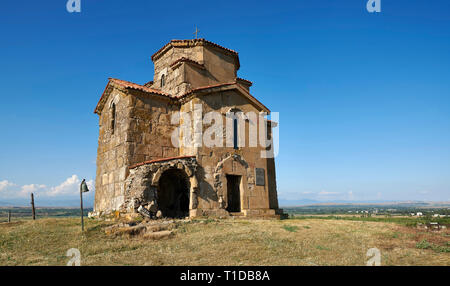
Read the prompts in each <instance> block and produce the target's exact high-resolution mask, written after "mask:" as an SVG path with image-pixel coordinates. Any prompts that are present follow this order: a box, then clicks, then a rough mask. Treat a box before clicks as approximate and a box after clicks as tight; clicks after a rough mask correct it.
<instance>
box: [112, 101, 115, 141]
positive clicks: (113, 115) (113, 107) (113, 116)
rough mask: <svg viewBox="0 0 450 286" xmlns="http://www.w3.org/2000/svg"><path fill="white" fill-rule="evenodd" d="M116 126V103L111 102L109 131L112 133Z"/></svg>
mask: <svg viewBox="0 0 450 286" xmlns="http://www.w3.org/2000/svg"><path fill="white" fill-rule="evenodd" d="M115 128H116V104H115V103H113V104H112V106H111V133H112V134H114V129H115Z"/></svg>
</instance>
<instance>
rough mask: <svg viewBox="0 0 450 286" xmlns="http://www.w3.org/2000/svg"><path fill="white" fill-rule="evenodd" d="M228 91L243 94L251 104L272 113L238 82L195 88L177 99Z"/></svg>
mask: <svg viewBox="0 0 450 286" xmlns="http://www.w3.org/2000/svg"><path fill="white" fill-rule="evenodd" d="M227 90H236V91H238V92H239V93H240V94H242V95H243V96H245V97H246V98H247V99H249V100H250V102H252V103H253V104H254V105H255V106H257V107H259V108H260V109H262V110H264V111H266V112H267V113H270V110H269V109H268V108H267V107H266V106H265V105H264V104H262V103H261V102H260V101H259V100H257V99H256V98H255V97H253V96H252V95H251V94H250V93H249V92H248V91H247V90H246V89H244V88H242V87H241V86H240V85H239V84H237V83H236V82H230V83H221V84H215V85H209V86H203V87H198V88H195V89H192V90H190V91H188V92H186V93H185V94H183V95H181V96H178V97H177V99H180V100H182V99H185V98H189V97H191V96H201V95H208V94H213V93H216V92H220V91H227Z"/></svg>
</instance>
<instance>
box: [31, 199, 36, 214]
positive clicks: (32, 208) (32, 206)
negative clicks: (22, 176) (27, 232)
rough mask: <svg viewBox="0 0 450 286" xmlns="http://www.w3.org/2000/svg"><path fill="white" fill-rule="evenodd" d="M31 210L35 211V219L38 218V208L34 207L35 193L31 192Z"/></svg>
mask: <svg viewBox="0 0 450 286" xmlns="http://www.w3.org/2000/svg"><path fill="white" fill-rule="evenodd" d="M31 211H32V213H33V220H35V219H36V210H35V209H34V195H33V193H31Z"/></svg>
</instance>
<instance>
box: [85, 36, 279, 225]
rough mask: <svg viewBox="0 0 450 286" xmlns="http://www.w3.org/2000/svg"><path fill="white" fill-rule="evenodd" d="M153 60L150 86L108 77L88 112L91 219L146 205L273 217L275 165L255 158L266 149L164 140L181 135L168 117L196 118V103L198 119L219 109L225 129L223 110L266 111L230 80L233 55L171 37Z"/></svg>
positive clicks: (175, 212) (154, 209)
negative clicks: (94, 123) (94, 139)
mask: <svg viewBox="0 0 450 286" xmlns="http://www.w3.org/2000/svg"><path fill="white" fill-rule="evenodd" d="M152 60H153V62H154V65H155V72H154V80H153V81H152V82H149V83H147V84H145V85H138V84H134V83H131V82H128V81H123V80H118V79H110V80H109V82H108V85H107V86H106V88H105V91H104V93H103V95H102V97H101V98H100V101H99V103H98V105H97V107H96V109H95V113H97V114H98V115H99V117H100V118H99V140H98V156H97V177H96V194H95V205H94V212H95V213H97V214H100V213H108V212H113V211H119V212H122V213H133V212H138V211H139V208H140V207H141V209H140V210H141V211H142V207H145V209H146V210H147V211H146V213H148V214H150V215H151V216H161V215H162V216H171V217H179V216H187V215H189V216H192V217H193V216H204V215H208V216H228V215H230V214H233V215H242V216H263V217H276V216H277V214H280V213H281V211H280V210H279V209H278V199H277V191H276V179H275V162H274V159H273V158H262V157H261V151H263V150H265V148H262V147H259V146H251V147H250V146H245V145H244V146H242V147H241V146H239V147H238V148H235V147H226V145H224V147H217V146H214V147H207V146H205V145H201V146H196V145H194V146H189V147H186V146H180V147H176V146H174V144H173V143H172V136H173V134H178V135H176V136H179V137H183V136H185V134H183V131H181V132H180V133H174V131H175V130H176V128H177V125H176V124H172V123H171V118H172V116H173V115H174V114H175V113H176V112H185V113H186V114H188V115H191V116H192V118H194V119H195V117H199V118H197V119H200V120H201V119H202V115H201V114H200V115H198V114H197V113H196V112H195V110H194V109H195V106H201V107H202V111H203V114H205V113H207V112H210V111H215V112H218V113H220V114H221V115H222V116H223V120H224V122H225V120H226V114H227V112H229V111H230V110H238V111H242V112H243V113H244V114H246V113H248V112H254V113H259V112H267V113H268V112H269V110H268V109H267V108H266V107H265V106H264V105H263V104H261V103H260V102H259V101H258V100H256V99H255V98H254V97H253V96H251V95H250V93H249V92H250V86H251V82H249V81H247V80H244V79H240V78H238V77H237V70H238V69H239V65H240V63H239V58H238V54H237V53H236V52H234V51H232V50H229V49H226V48H224V47H221V46H219V45H217V44H214V43H211V42H209V41H206V40H203V39H195V40H173V41H171V42H170V43H168V44H167V45H165V46H164V47H163V48H162V49H160V50H159V51H158V52H156V53H155V54H154V55H153V56H152ZM244 124H245V126H244V125H243V126H240V127H239V128H243V130H249V128H251V127H252V126H251V125H252V124H253V123H252V122H251V121H249V120H245V121H244ZM265 124H268V125H269V126H270V123H267V122H265ZM209 127H210V126H208V124H203V125H202V126H201V127H200V129H201V131H202V132H205V131H206V130H207V129H208V128H209ZM244 127H245V128H244ZM270 130H271V129H270V128H269V136H270ZM225 133H226V131H224V132H223V134H224V135H225ZM196 135H198V134H195V133H194V134H192V136H196ZM248 140H249V138H248V135H247V137H246V142H249V141H248ZM231 204H233V205H234V206H233V207H231Z"/></svg>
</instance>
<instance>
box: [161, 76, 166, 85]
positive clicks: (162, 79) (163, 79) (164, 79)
mask: <svg viewBox="0 0 450 286" xmlns="http://www.w3.org/2000/svg"><path fill="white" fill-rule="evenodd" d="M165 85H166V75H165V74H163V75H162V76H161V87H164V86H165Z"/></svg>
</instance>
